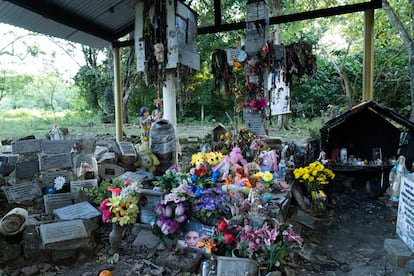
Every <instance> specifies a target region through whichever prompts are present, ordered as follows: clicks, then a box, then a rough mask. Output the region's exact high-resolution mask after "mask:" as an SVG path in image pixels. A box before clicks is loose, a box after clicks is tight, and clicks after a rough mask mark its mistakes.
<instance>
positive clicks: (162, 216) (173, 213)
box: [153, 181, 195, 240]
mask: <svg viewBox="0 0 414 276" xmlns="http://www.w3.org/2000/svg"><path fill="white" fill-rule="evenodd" d="M194 197H195V194H194V192H193V191H192V190H191V187H190V186H189V185H188V184H187V182H186V181H183V182H181V183H180V185H179V186H178V187H177V188H174V189H172V190H171V192H170V193H168V194H166V195H165V196H164V198H163V200H161V201H159V202H157V203H156V206H155V214H156V217H157V219H156V222H155V225H153V232H154V233H155V234H156V235H157V236H159V237H160V238H161V239H162V240H164V238H165V237H167V238H169V239H173V238H174V237H176V236H178V235H179V234H180V233H181V231H182V228H183V226H184V224H185V223H186V222H187V220H189V219H190V216H191V212H190V211H191V206H190V205H191V201H192V200H191V199H192V198H194Z"/></svg>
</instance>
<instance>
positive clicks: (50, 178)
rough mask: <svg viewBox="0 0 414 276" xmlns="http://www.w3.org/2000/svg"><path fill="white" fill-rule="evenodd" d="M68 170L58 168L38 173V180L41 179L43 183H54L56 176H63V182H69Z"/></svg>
mask: <svg viewBox="0 0 414 276" xmlns="http://www.w3.org/2000/svg"><path fill="white" fill-rule="evenodd" d="M70 174H71V172H70V171H65V170H60V171H48V172H44V173H42V174H41V175H40V180H41V181H42V183H43V185H45V186H46V185H50V184H54V183H55V179H56V177H59V176H61V177H64V178H65V184H69V182H70Z"/></svg>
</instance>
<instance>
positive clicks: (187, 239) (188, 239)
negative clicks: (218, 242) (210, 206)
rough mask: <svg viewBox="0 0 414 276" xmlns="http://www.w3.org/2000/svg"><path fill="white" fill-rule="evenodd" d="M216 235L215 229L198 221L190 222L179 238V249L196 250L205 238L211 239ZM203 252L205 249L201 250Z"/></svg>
mask: <svg viewBox="0 0 414 276" xmlns="http://www.w3.org/2000/svg"><path fill="white" fill-rule="evenodd" d="M213 234H214V227H213V226H209V225H204V224H201V223H199V222H196V221H188V222H187V223H186V224H185V226H184V229H183V234H182V235H181V236H180V237H179V238H178V242H177V247H178V248H195V249H199V248H198V247H197V243H198V242H199V241H200V240H201V239H203V238H210V237H212V236H213ZM200 250H203V249H200Z"/></svg>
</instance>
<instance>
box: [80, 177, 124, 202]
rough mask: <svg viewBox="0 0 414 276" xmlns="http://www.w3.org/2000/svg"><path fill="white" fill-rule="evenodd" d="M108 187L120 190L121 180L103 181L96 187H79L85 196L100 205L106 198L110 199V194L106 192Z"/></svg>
mask: <svg viewBox="0 0 414 276" xmlns="http://www.w3.org/2000/svg"><path fill="white" fill-rule="evenodd" d="M109 186H112V188H122V187H123V186H124V184H123V181H122V180H121V179H117V178H116V179H112V180H108V179H105V180H103V181H102V182H101V183H100V184H99V185H98V186H97V187H90V188H86V187H81V188H80V191H82V192H84V193H85V194H87V195H88V196H89V199H90V200H91V201H92V202H94V203H95V204H97V205H100V204H101V203H102V202H103V201H104V200H105V199H106V198H110V197H111V194H112V193H111V191H109V190H108V187H109Z"/></svg>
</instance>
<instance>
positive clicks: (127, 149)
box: [118, 142, 137, 157]
mask: <svg viewBox="0 0 414 276" xmlns="http://www.w3.org/2000/svg"><path fill="white" fill-rule="evenodd" d="M118 147H119V149H120V151H121V154H122V155H124V156H133V157H135V156H137V153H136V152H135V147H134V144H132V143H131V142H118Z"/></svg>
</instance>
